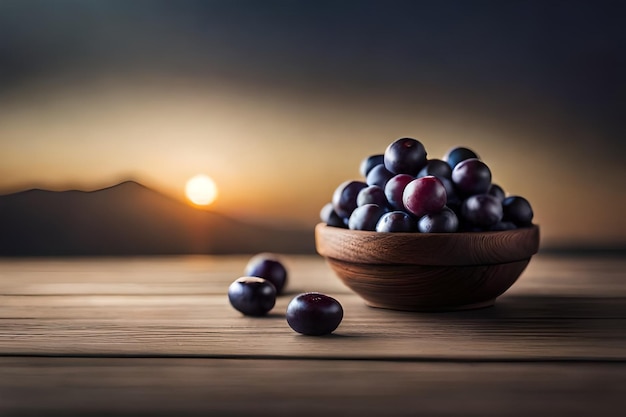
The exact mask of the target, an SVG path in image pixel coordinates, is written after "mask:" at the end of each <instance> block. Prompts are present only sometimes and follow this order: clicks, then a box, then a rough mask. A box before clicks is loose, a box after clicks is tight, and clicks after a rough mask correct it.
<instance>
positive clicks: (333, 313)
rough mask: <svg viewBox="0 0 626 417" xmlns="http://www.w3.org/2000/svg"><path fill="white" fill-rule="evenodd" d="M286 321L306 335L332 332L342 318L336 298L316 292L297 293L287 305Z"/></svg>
mask: <svg viewBox="0 0 626 417" xmlns="http://www.w3.org/2000/svg"><path fill="white" fill-rule="evenodd" d="M286 316H287V323H288V324H289V327H291V328H292V329H293V330H294V331H296V332H298V333H301V334H304V335H308V336H322V335H325V334H330V333H332V332H333V331H334V330H335V329H336V328H337V327H338V326H339V323H341V320H342V319H343V308H342V307H341V304H339V302H338V301H337V300H335V299H334V298H332V297H329V296H327V295H325V294H321V293H318V292H309V293H304V294H300V295H297V296H296V297H294V298H293V299H292V300H291V302H290V303H289V305H288V306H287V314H286Z"/></svg>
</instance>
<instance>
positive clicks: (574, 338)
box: [0, 253, 626, 416]
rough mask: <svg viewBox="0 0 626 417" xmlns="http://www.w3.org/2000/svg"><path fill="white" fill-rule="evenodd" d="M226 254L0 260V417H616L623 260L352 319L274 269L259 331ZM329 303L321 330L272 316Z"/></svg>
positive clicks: (575, 265)
mask: <svg viewBox="0 0 626 417" xmlns="http://www.w3.org/2000/svg"><path fill="white" fill-rule="evenodd" d="M247 260H248V257H245V256H233V257H211V256H190V257H156V258H122V259H115V258H107V259H45V258H44V259H3V260H0V369H1V377H0V416H42V415H43V416H45V415H54V416H57V415H58V416H74V415H76V416H78V415H80V416H86V415H90V416H94V415H97V416H99V415H129V416H130V415H145V416H161V415H176V416H189V415H202V416H208V415H242V416H243V415H246V416H247V415H272V416H276V415H292V414H296V413H297V415H319V414H324V413H326V414H329V413H330V414H331V415H372V416H374V415H376V416H377V415H407V416H408V415H435V416H450V415H460V416H485V415H505V416H529V415H546V416H555V415H568V416H572V415H574V416H589V415H603V416H606V415H620V416H621V415H624V409H625V408H626V260H625V259H623V258H620V257H580V256H578V257H567V256H549V255H546V254H541V253H540V254H539V255H537V256H535V257H534V258H533V260H532V261H531V263H530V265H529V267H528V268H527V270H526V271H525V272H524V274H523V275H522V277H521V278H520V280H519V281H518V282H517V283H516V284H515V285H514V286H513V287H512V288H511V289H510V290H509V291H508V292H507V293H506V294H505V295H503V296H502V297H500V298H499V299H498V300H497V302H496V305H495V306H494V307H491V308H486V309H481V310H473V311H465V312H450V313H408V312H399V311H391V310H382V309H375V308H370V307H367V306H365V304H364V303H363V302H362V300H361V299H360V298H358V297H357V296H356V295H354V294H352V293H351V292H350V291H349V290H348V289H347V288H345V287H343V285H342V284H341V283H340V281H339V280H338V279H337V278H336V277H335V276H334V275H333V274H332V272H331V271H330V269H329V268H328V266H327V265H326V264H325V263H324V261H323V259H322V258H320V257H318V256H286V257H284V260H285V263H286V265H287V267H288V269H289V272H290V282H289V284H288V288H287V294H285V295H284V296H281V297H279V299H278V300H277V304H276V307H275V308H274V310H273V311H272V312H271V313H270V314H269V316H268V317H264V318H250V317H244V316H242V315H241V314H239V313H238V312H237V311H235V310H234V309H233V308H232V307H231V306H230V305H229V303H228V299H227V297H226V291H227V288H228V285H229V284H230V283H231V282H232V281H233V280H234V279H236V278H237V277H239V276H240V275H241V274H242V271H243V268H244V266H245V264H246V262H247ZM305 291H321V292H324V293H327V294H329V295H331V296H333V297H335V298H337V299H338V300H339V301H340V302H341V304H342V305H343V307H344V319H343V322H342V323H341V325H340V326H339V328H338V329H337V330H336V331H335V333H334V334H332V335H329V336H324V337H307V336H302V335H299V334H296V333H295V332H293V331H292V330H291V329H290V328H289V327H288V325H287V322H286V320H285V317H284V312H285V309H286V306H287V304H288V302H289V301H290V300H291V298H292V297H293V296H294V295H296V294H297V293H300V292H305Z"/></svg>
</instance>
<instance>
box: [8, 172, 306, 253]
mask: <svg viewBox="0 0 626 417" xmlns="http://www.w3.org/2000/svg"><path fill="white" fill-rule="evenodd" d="M314 248H315V246H314V237H313V230H312V229H311V230H283V229H276V228H271V227H266V226H261V225H255V224H246V223H244V222H240V221H237V220H235V219H231V218H229V217H227V216H224V215H222V214H219V213H216V212H210V211H206V210H198V209H195V208H193V207H191V206H188V205H186V204H184V203H182V202H179V201H177V200H175V199H173V198H170V197H168V196H166V195H164V194H161V193H159V192H157V191H154V190H152V189H150V188H147V187H145V186H143V185H141V184H139V183H137V182H134V181H126V182H123V183H121V184H118V185H115V186H112V187H108V188H104V189H101V190H96V191H76V190H71V191H47V190H40V189H32V190H28V191H22V192H18V193H14V194H7V195H3V196H0V256H41V255H46V256H75V255H76V256H83V255H111V256H114V255H166V254H249V253H257V252H278V253H314Z"/></svg>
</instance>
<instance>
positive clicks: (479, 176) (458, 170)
mask: <svg viewBox="0 0 626 417" xmlns="http://www.w3.org/2000/svg"><path fill="white" fill-rule="evenodd" d="M452 182H453V183H454V185H455V187H456V189H457V191H459V192H460V194H462V195H465V196H469V195H474V194H484V193H486V192H487V191H488V190H489V186H490V185H491V171H490V170H489V167H488V166H487V165H486V164H485V163H484V162H482V161H480V160H478V159H476V158H470V159H466V160H464V161H462V162H459V163H458V164H457V165H456V166H455V167H454V169H453V170H452Z"/></svg>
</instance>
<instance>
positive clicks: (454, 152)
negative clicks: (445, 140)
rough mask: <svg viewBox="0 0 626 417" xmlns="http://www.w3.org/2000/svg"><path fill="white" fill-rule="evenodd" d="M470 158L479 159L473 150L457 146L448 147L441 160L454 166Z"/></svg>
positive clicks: (451, 166)
mask: <svg viewBox="0 0 626 417" xmlns="http://www.w3.org/2000/svg"><path fill="white" fill-rule="evenodd" d="M470 158H476V159H480V158H479V157H478V155H476V153H475V152H474V151H473V150H471V149H468V148H464V147H462V146H458V147H456V148H452V149H450V150H449V151H448V152H447V153H446V155H445V156H444V157H443V160H444V161H446V162H447V163H448V165H450V168H454V167H455V166H456V165H457V164H458V163H459V162H461V161H465V160H466V159H470Z"/></svg>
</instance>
